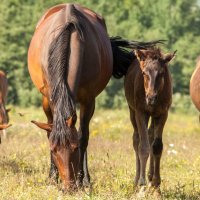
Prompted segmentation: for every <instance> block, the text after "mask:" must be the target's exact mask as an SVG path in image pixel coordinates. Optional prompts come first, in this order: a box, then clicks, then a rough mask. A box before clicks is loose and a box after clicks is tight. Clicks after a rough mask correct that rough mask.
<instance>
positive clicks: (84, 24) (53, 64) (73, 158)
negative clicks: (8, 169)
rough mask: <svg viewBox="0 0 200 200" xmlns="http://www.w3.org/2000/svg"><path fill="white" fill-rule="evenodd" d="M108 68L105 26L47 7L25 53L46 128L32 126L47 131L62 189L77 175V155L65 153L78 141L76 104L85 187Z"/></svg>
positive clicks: (70, 7)
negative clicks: (94, 121)
mask: <svg viewBox="0 0 200 200" xmlns="http://www.w3.org/2000/svg"><path fill="white" fill-rule="evenodd" d="M112 67H113V60H112V50H111V44H110V41H109V38H108V35H107V31H106V26H105V23H104V20H103V18H102V17H101V16H99V15H98V14H96V13H95V12H93V11H91V10H89V9H87V8H84V7H82V6H80V5H78V4H61V5H58V6H55V7H53V8H50V9H49V10H48V11H47V12H46V13H45V14H44V16H43V17H42V18H41V20H40V21H39V23H38V24H37V27H36V30H35V33H34V35H33V38H32V41H31V43H30V47H29V51H28V68H29V72H30V76H31V78H32V81H33V83H34V84H35V86H36V87H37V88H38V90H39V91H40V92H41V93H42V95H43V109H44V111H45V113H46V115H47V118H48V124H44V123H38V122H34V123H35V124H36V125H38V126H39V127H41V128H43V129H45V130H47V131H48V136H49V138H50V145H51V147H52V166H54V167H53V168H54V169H55V168H58V171H59V173H60V176H61V178H62V180H63V181H64V185H65V188H67V187H68V186H69V185H70V184H69V183H70V182H73V183H74V181H75V179H76V176H77V170H76V166H77V163H78V157H79V155H78V152H77V151H76V152H75V154H73V152H72V151H71V150H70V148H69V147H71V148H72V149H74V148H75V147H76V146H77V140H78V138H77V137H78V136H77V131H76V128H75V123H76V107H75V102H78V103H80V128H79V133H80V135H81V140H80V165H79V176H78V182H79V183H80V184H82V180H83V177H85V179H86V180H85V181H86V182H89V174H88V170H87V154H86V149H87V144H88V139H89V122H90V119H91V117H92V115H93V112H94V106H95V97H96V96H97V95H98V94H99V93H100V92H101V91H102V90H103V89H104V88H105V86H106V84H107V83H108V81H109V79H110V77H111V75H112ZM65 121H66V124H65ZM58 145H59V146H58ZM66 147H67V148H66ZM83 160H84V165H85V167H84V170H85V171H84V172H83ZM71 163H73V165H74V166H73V167H74V169H72V166H71ZM55 165H56V167H55ZM55 171H56V170H52V172H50V176H52V174H55ZM74 171H75V172H74ZM74 174H75V177H74Z"/></svg>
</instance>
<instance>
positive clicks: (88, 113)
mask: <svg viewBox="0 0 200 200" xmlns="http://www.w3.org/2000/svg"><path fill="white" fill-rule="evenodd" d="M94 108H95V100H94V99H92V100H91V101H89V102H86V103H81V105H80V129H79V131H80V134H81V141H80V165H79V174H78V185H79V186H82V185H83V184H84V185H85V186H88V185H89V184H90V175H89V172H88V166H87V146H88V140H89V122H90V120H91V118H92V116H93V113H94Z"/></svg>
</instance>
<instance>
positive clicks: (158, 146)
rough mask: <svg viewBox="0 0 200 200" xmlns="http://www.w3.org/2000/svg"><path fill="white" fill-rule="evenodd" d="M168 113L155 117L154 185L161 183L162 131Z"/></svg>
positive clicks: (153, 148)
mask: <svg viewBox="0 0 200 200" xmlns="http://www.w3.org/2000/svg"><path fill="white" fill-rule="evenodd" d="M167 116H168V113H167V112H166V113H164V114H163V115H161V116H160V117H157V118H154V141H153V145H152V151H153V158H154V173H153V179H152V186H154V187H158V186H159V185H160V183H161V178H160V159H161V155H162V150H163V143H162V133H163V128H164V125H165V122H166V120H167Z"/></svg>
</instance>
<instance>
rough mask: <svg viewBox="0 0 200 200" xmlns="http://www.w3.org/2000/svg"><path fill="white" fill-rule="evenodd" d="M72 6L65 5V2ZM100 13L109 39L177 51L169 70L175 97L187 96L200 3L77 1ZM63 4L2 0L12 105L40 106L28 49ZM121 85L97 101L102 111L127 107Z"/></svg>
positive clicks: (1, 34)
mask: <svg viewBox="0 0 200 200" xmlns="http://www.w3.org/2000/svg"><path fill="white" fill-rule="evenodd" d="M67 2H71V1H68V0H66V1H65V2H64V3H67ZM74 2H75V3H79V4H81V5H84V6H85V7H88V8H90V9H92V10H94V11H95V12H97V13H99V14H101V15H102V16H103V17H104V18H105V20H106V24H107V29H108V33H109V35H110V36H122V37H124V38H126V39H129V40H139V41H150V40H156V39H165V40H166V44H165V45H163V46H162V49H163V50H164V52H168V51H174V50H178V52H177V57H176V58H175V59H174V61H173V62H172V63H171V65H170V71H171V72H172V77H173V85H174V88H173V91H174V93H180V94H185V95H187V94H189V80H190V77H191V74H192V72H193V70H194V68H195V61H196V58H197V56H199V54H200V47H199V41H200V28H199V27H200V4H199V1H198V0H190V1H188V0H160V1H157V0H109V1H108V0H77V1H74ZM59 3H63V1H60V0H48V1H47V0H26V1H24V0H1V4H0V69H1V70H4V71H5V72H6V73H7V76H8V79H9V97H8V101H9V103H11V104H17V105H21V106H28V105H36V106H39V105H40V104H41V95H40V94H39V92H38V91H37V90H36V89H35V87H34V86H33V84H32V82H31V80H30V77H29V73H28V67H27V50H28V46H29V43H30V40H31V37H32V35H33V32H34V29H35V26H36V24H37V21H38V20H39V19H40V17H41V16H42V14H43V13H44V12H45V11H46V10H47V9H48V8H49V7H51V6H54V5H56V4H59ZM124 101H125V100H124V98H123V80H114V79H112V80H111V81H110V82H109V84H108V87H107V88H106V89H105V90H104V92H103V93H102V94H101V97H100V98H99V99H98V105H99V106H100V107H118V106H121V105H122V104H123V102H124Z"/></svg>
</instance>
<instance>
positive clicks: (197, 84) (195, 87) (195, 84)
mask: <svg viewBox="0 0 200 200" xmlns="http://www.w3.org/2000/svg"><path fill="white" fill-rule="evenodd" d="M190 96H191V99H192V102H193V103H194V105H195V106H196V108H197V109H198V111H200V57H198V58H197V64H196V68H195V70H194V72H193V74H192V77H191V79H190Z"/></svg>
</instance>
